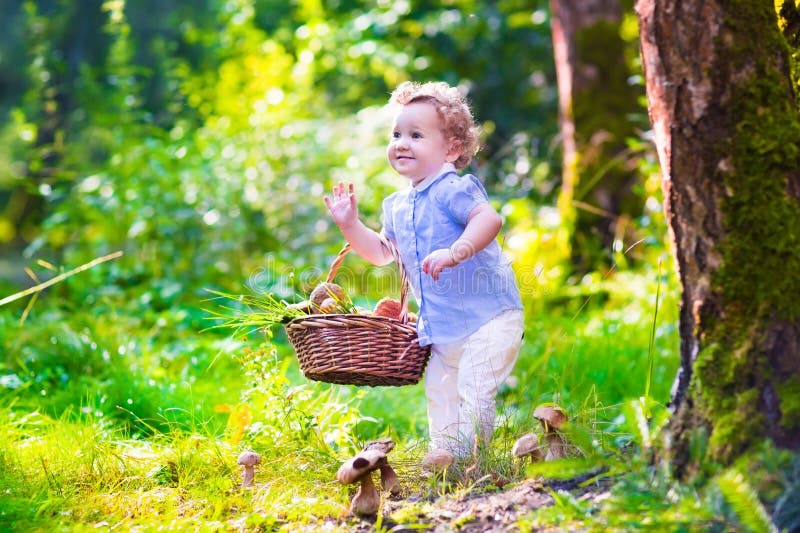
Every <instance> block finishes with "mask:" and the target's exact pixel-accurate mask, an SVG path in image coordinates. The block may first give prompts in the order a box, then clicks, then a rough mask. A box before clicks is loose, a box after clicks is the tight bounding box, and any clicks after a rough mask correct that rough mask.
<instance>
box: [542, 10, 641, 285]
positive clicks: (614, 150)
mask: <svg viewBox="0 0 800 533" xmlns="http://www.w3.org/2000/svg"><path fill="white" fill-rule="evenodd" d="M626 1H627V0H623V2H626ZM550 9H551V12H552V18H551V21H552V26H551V27H552V35H553V51H554V56H555V64H556V76H557V80H558V95H559V127H560V132H561V138H562V143H563V144H562V147H563V160H564V170H563V177H562V178H563V179H562V181H563V185H562V189H561V194H560V197H559V210H560V212H561V215H562V218H563V219H564V222H565V224H566V226H567V227H568V228H569V230H570V232H571V239H570V241H571V242H570V247H571V249H572V252H571V253H572V259H573V262H574V264H575V267H576V269H577V270H578V271H587V270H591V269H596V268H598V267H600V266H603V265H604V264H605V265H608V264H610V258H611V256H612V246H613V243H614V240H615V238H619V237H621V235H620V233H622V232H624V230H625V227H626V221H627V220H629V219H630V218H631V217H635V216H638V215H639V214H641V210H642V206H641V198H638V197H637V196H635V195H633V194H632V193H631V188H632V186H633V185H634V184H635V183H636V179H637V176H636V173H635V171H634V169H631V168H630V165H628V161H629V159H630V157H629V156H628V155H627V145H626V144H625V140H626V138H628V137H633V136H634V135H635V132H634V125H633V124H632V123H631V121H630V120H629V119H628V117H629V116H630V114H632V113H636V112H640V108H639V107H638V103H637V97H639V96H640V95H641V90H640V88H638V87H635V86H632V85H631V84H629V83H628V79H629V78H630V76H631V73H630V72H629V70H628V67H627V65H626V61H625V42H624V41H623V39H622V37H621V36H620V24H621V22H622V6H621V2H620V0H551V1H550Z"/></svg>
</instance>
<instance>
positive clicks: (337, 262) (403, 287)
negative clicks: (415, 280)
mask: <svg viewBox="0 0 800 533" xmlns="http://www.w3.org/2000/svg"><path fill="white" fill-rule="evenodd" d="M378 237H380V239H381V244H382V245H383V247H384V248H386V249H387V250H388V251H389V253H391V254H392V258H394V262H395V263H396V264H397V267H398V268H399V269H400V322H402V323H403V324H407V323H408V273H407V272H406V269H405V267H403V261H402V260H401V259H400V252H399V251H398V250H397V248H396V247H395V245H394V244H392V241H390V240H389V239H387V238H386V237H385V236H384V235H382V234H378ZM350 250H352V246H351V245H350V243H349V242H346V243H345V244H344V247H343V248H342V249H341V251H339V254H338V255H337V256H336V259H334V260H333V263H332V264H331V269H330V271H329V272H328V277H327V279H326V280H325V281H326V282H327V283H332V282H333V278H335V277H336V272H338V271H339V267H340V266H341V264H342V261H344V258H345V256H346V255H347V254H348V253H349V252H350Z"/></svg>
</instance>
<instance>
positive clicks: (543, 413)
mask: <svg viewBox="0 0 800 533" xmlns="http://www.w3.org/2000/svg"><path fill="white" fill-rule="evenodd" d="M533 417H534V418H535V419H536V420H538V421H539V422H541V424H542V429H543V430H544V438H545V439H546V440H547V444H548V446H549V448H548V450H547V455H545V458H544V460H545V461H553V460H555V459H560V458H562V457H567V455H568V452H567V440H566V439H565V438H564V435H562V434H561V433H560V432H559V430H560V429H561V427H562V426H563V425H564V423H565V422H566V421H567V414H566V412H564V410H563V409H562V408H560V407H558V406H555V405H540V406H539V407H537V408H536V409H535V410H534V411H533Z"/></svg>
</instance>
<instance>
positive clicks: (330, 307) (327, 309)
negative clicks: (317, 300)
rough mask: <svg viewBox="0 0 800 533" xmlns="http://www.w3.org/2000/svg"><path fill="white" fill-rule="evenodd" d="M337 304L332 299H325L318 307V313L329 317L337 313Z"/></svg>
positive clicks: (338, 308)
mask: <svg viewBox="0 0 800 533" xmlns="http://www.w3.org/2000/svg"><path fill="white" fill-rule="evenodd" d="M340 309H341V308H340V307H339V303H338V302H337V301H336V300H334V299H333V298H325V299H324V300H323V301H322V303H321V304H320V306H319V312H320V313H325V314H326V315H330V314H333V313H337V312H339V310H340Z"/></svg>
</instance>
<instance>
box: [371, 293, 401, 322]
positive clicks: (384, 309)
mask: <svg viewBox="0 0 800 533" xmlns="http://www.w3.org/2000/svg"><path fill="white" fill-rule="evenodd" d="M402 311H403V308H402V307H401V306H400V300H395V299H394V298H383V299H382V300H379V301H378V303H377V304H375V311H373V312H372V314H373V315H375V316H385V317H387V318H394V319H397V320H399V319H400V313H401V312H402Z"/></svg>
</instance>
